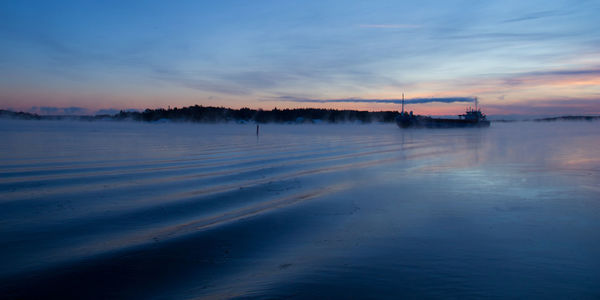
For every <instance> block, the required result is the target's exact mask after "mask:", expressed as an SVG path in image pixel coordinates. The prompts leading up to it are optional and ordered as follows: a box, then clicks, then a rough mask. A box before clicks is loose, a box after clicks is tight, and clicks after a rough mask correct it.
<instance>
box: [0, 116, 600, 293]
mask: <svg viewBox="0 0 600 300" xmlns="http://www.w3.org/2000/svg"><path fill="white" fill-rule="evenodd" d="M598 125H599V123H596V122H553V123H534V122H518V123H493V124H492V126H491V127H490V128H473V129H431V130H427V129H424V130H402V129H399V128H398V127H397V126H395V125H390V124H387V125H271V124H266V125H261V126H260V136H258V137H257V136H256V127H255V125H237V124H235V125H234V124H229V125H198V124H146V123H129V122H89V123H88V122H66V121H65V122H60V121H55V122H53V121H11V120H0V139H1V140H2V141H3V142H2V143H0V266H1V268H0V298H11V297H24V298H40V297H43V298H49V297H61V298H82V297H85V298H144V299H146V298H237V297H263V298H264V297H274V298H308V297H328V298H331V297H337V298H348V297H355V298H401V297H416V298H436V297H439V298H447V297H453V298H478V297H496V298H507V297H519V298H529V297H540V296H541V297H546V298H550V297H551V298H598V297H600V288H599V287H598V283H599V282H600V271H599V270H600V238H599V237H600V236H599V234H598V232H600V218H599V217H598V216H600V187H599V186H600V184H599V183H600V156H599V155H598V154H599V152H598V151H599V150H598V149H600V126H598Z"/></svg>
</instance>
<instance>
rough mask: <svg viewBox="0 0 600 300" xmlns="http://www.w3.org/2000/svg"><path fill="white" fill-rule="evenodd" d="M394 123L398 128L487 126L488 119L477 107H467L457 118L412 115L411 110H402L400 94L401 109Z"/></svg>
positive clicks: (488, 123)
mask: <svg viewBox="0 0 600 300" xmlns="http://www.w3.org/2000/svg"><path fill="white" fill-rule="evenodd" d="M396 124H398V127H400V128H456V127H489V126H490V121H488V120H487V117H486V115H485V114H483V113H482V112H481V110H480V109H478V108H477V100H475V108H474V109H473V108H467V111H466V112H465V113H464V114H462V115H458V119H443V118H432V117H427V116H419V115H413V112H412V111H411V112H410V113H407V112H405V111H404V94H402V111H401V112H400V115H398V116H396Z"/></svg>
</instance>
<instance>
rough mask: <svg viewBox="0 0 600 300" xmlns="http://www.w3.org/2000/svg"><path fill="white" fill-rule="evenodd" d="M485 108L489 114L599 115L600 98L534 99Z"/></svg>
mask: <svg viewBox="0 0 600 300" xmlns="http://www.w3.org/2000/svg"><path fill="white" fill-rule="evenodd" d="M485 108H486V111H488V113H489V114H519V115H557V116H561V115H568V114H577V115H598V114H600V98H560V99H539V100H535V99H534V100H531V101H529V102H528V103H507V104H486V105H485Z"/></svg>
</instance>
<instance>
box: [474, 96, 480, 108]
mask: <svg viewBox="0 0 600 300" xmlns="http://www.w3.org/2000/svg"><path fill="white" fill-rule="evenodd" d="M477 102H479V100H477V97H475V110H478V109H477Z"/></svg>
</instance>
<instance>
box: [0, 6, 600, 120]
mask: <svg viewBox="0 0 600 300" xmlns="http://www.w3.org/2000/svg"><path fill="white" fill-rule="evenodd" d="M598 12H600V1H597V0H594V1H549V0H545V1H510V0H502V1H441V0H435V1H428V0H421V1H410V2H409V1H377V0H372V1H347V0H343V1H342V0H340V1H329V0H317V1H313V0H302V1H293V0H290V1H276V0H274V1H260V0H257V1H228V0H223V1H184V0H182V1H110V0H106V1H85V0H77V1H60V0H56V1H29V0H3V1H0V108H2V109H11V110H23V111H30V112H36V113H40V114H91V113H99V112H101V113H111V112H117V111H118V110H121V109H145V108H159V107H164V108H167V107H169V106H170V107H184V106H190V105H196V104H197V105H205V106H208V105H210V106H224V107H231V108H242V107H250V108H255V109H258V108H262V109H272V108H275V107H277V108H296V107H320V108H336V109H361V110H363V109H364V110H372V111H379V110H398V109H399V105H398V104H397V101H396V100H398V99H401V97H402V93H404V94H405V97H406V99H412V100H418V99H432V98H436V99H457V98H458V99H466V98H468V99H472V98H475V97H476V98H477V99H478V100H479V104H480V106H481V108H482V109H483V110H484V111H485V112H487V113H488V115H511V114H523V115H564V114H600V34H598V33H599V32H600V18H598ZM367 100H373V101H367ZM417 102H419V101H414V103H411V104H409V105H408V106H407V109H409V110H414V111H415V112H417V113H420V114H429V115H449V114H459V113H462V112H463V111H464V108H465V107H466V106H467V105H470V103H466V102H464V101H438V102H426V103H417Z"/></svg>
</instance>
